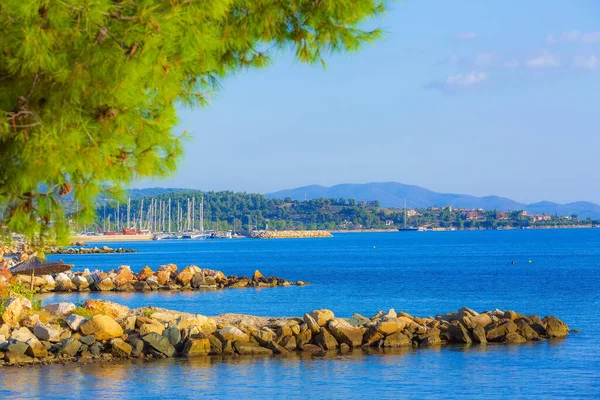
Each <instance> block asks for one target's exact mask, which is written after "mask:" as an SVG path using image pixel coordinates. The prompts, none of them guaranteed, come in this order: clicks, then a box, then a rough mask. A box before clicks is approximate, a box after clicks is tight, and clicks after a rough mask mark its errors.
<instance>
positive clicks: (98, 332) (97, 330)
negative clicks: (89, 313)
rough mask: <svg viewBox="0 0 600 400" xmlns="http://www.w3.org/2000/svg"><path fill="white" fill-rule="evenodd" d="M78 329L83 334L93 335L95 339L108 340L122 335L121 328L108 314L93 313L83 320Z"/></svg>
mask: <svg viewBox="0 0 600 400" xmlns="http://www.w3.org/2000/svg"><path fill="white" fill-rule="evenodd" d="M79 330H80V331H81V333H82V334H84V335H92V334H93V335H94V336H95V337H96V340H109V339H112V338H116V337H120V336H121V335H123V328H121V326H120V325H119V324H118V323H117V322H116V321H115V320H114V319H112V318H111V317H109V316H108V315H95V316H93V317H92V318H90V319H89V320H87V321H86V322H84V323H83V324H82V325H81V326H80V327H79Z"/></svg>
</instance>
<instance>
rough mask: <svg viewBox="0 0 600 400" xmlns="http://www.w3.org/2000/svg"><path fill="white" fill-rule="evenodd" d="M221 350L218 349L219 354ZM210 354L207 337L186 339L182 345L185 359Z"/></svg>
mask: <svg viewBox="0 0 600 400" xmlns="http://www.w3.org/2000/svg"><path fill="white" fill-rule="evenodd" d="M220 351H221V348H220V347H219V352H220ZM210 352H211V343H210V340H209V339H208V337H204V338H187V339H186V341H185V343H184V345H183V352H182V354H183V355H184V356H186V357H199V356H206V355H208V354H209V353H210Z"/></svg>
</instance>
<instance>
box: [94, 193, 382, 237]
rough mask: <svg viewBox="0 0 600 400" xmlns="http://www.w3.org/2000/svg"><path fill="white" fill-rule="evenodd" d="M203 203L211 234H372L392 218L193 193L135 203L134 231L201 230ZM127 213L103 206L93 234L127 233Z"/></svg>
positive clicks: (318, 202) (319, 203) (324, 205)
mask: <svg viewBox="0 0 600 400" xmlns="http://www.w3.org/2000/svg"><path fill="white" fill-rule="evenodd" d="M202 200H203V203H204V204H203V211H204V213H203V214H204V224H203V225H204V229H205V230H208V229H214V230H230V229H232V230H250V229H270V230H284V229H299V230H303V229H310V230H313V229H327V230H334V229H355V228H357V227H364V228H367V229H369V228H382V227H384V226H385V218H386V217H385V214H384V213H383V212H382V211H381V210H380V208H379V203H378V202H375V203H374V204H373V205H370V206H360V205H358V204H357V202H356V201H355V200H354V199H313V200H308V201H297V200H292V199H291V198H286V199H268V198H266V197H265V196H264V195H262V194H256V193H239V192H238V193H236V192H232V191H220V192H213V191H211V192H201V191H192V190H189V191H178V192H171V193H165V194H161V195H158V196H147V197H141V198H135V199H131V200H130V204H129V227H132V228H137V229H139V228H140V227H141V228H142V229H147V228H151V229H152V230H159V231H167V230H169V229H168V225H169V216H170V221H171V223H170V225H171V231H177V230H187V229H188V227H190V226H191V224H193V227H194V228H195V229H199V228H200V212H201V211H200V204H201V201H202ZM169 204H170V206H169ZM188 204H189V205H188ZM192 204H194V207H193V209H192V206H191V205H192ZM142 206H143V208H142ZM127 208H128V205H127V202H126V201H125V202H115V201H112V202H103V203H101V204H99V206H98V208H97V209H96V215H97V221H96V225H95V226H94V227H88V228H91V229H88V230H107V231H114V230H117V229H119V230H122V229H123V228H125V227H127V215H128V211H127ZM188 210H190V212H191V213H190V214H189V216H188ZM140 217H141V220H140ZM192 221H193V222H192Z"/></svg>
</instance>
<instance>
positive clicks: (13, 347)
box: [6, 338, 36, 354]
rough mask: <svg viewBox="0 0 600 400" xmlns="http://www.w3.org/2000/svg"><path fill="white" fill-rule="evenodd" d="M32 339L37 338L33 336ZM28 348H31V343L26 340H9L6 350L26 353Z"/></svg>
mask: <svg viewBox="0 0 600 400" xmlns="http://www.w3.org/2000/svg"><path fill="white" fill-rule="evenodd" d="M32 340H36V339H35V338H33V339H32ZM28 348H29V345H28V344H27V343H25V342H21V341H20V340H11V341H10V342H8V346H7V348H6V350H8V351H10V352H12V353H18V354H25V352H27V349H28Z"/></svg>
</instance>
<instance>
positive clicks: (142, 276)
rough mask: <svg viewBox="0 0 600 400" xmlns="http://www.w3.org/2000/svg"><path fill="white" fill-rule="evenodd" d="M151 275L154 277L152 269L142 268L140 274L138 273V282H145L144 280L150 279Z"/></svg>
mask: <svg viewBox="0 0 600 400" xmlns="http://www.w3.org/2000/svg"><path fill="white" fill-rule="evenodd" d="M152 275H154V272H153V271H152V269H151V268H150V267H149V266H147V265H146V266H145V267H144V268H142V270H141V271H140V272H138V274H137V278H138V280H139V281H145V280H146V279H148V278H150V277H151V276H152Z"/></svg>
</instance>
